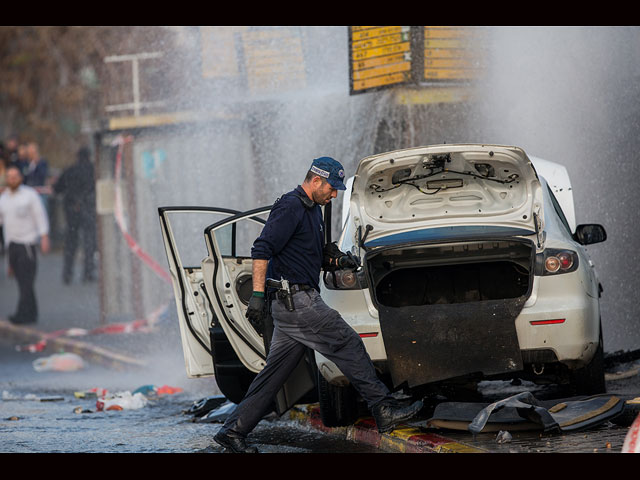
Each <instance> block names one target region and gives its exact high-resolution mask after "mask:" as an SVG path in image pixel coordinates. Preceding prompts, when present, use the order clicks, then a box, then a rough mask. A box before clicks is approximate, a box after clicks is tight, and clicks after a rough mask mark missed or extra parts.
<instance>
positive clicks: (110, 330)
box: [16, 304, 169, 353]
mask: <svg viewBox="0 0 640 480" xmlns="http://www.w3.org/2000/svg"><path fill="white" fill-rule="evenodd" d="M168 306H169V304H166V305H163V306H162V307H161V308H158V309H157V310H155V311H153V312H152V313H151V314H150V315H149V316H148V317H147V318H143V319H139V320H134V321H132V322H127V323H112V324H109V325H104V326H101V327H96V328H92V329H90V330H87V329H84V328H65V329H62V330H55V331H53V332H49V333H45V334H43V335H42V339H41V340H39V341H37V342H36V343H32V344H29V345H24V346H17V347H16V350H18V351H20V352H32V353H34V352H41V351H43V350H44V349H45V348H46V347H47V342H48V341H49V340H53V339H56V338H60V337H82V336H86V335H99V334H118V333H132V332H139V331H148V330H149V329H151V328H152V327H153V326H154V325H155V324H156V323H157V322H158V319H159V318H160V315H162V313H164V311H165V310H166V309H167V308H168Z"/></svg>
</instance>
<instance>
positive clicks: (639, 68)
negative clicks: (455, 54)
mask: <svg viewBox="0 0 640 480" xmlns="http://www.w3.org/2000/svg"><path fill="white" fill-rule="evenodd" d="M490 36H491V43H490V45H491V47H490V50H489V60H490V61H489V65H490V69H489V70H488V72H487V77H486V78H485V79H484V81H483V82H482V83H481V85H480V86H479V88H478V101H477V103H476V104H475V105H474V107H473V108H474V109H476V115H477V118H480V119H481V122H480V124H479V125H477V131H476V132H474V138H472V139H470V140H477V141H482V142H487V143H489V142H493V143H502V144H509V145H517V146H520V147H522V148H524V150H525V151H526V152H527V153H528V154H530V155H533V156H537V157H542V158H545V159H547V160H550V161H554V162H557V163H560V164H562V165H564V166H565V167H566V168H567V170H568V172H569V175H570V177H571V180H572V187H573V191H574V200H575V209H576V220H577V223H578V224H581V223H600V224H602V225H603V226H604V227H605V228H606V230H607V234H608V239H607V241H606V242H605V243H602V244H596V245H592V246H589V247H588V252H589V254H590V256H591V257H592V259H593V262H594V264H595V266H596V267H595V268H596V270H597V272H598V274H599V276H600V280H601V283H602V286H603V288H604V292H603V295H602V300H601V315H602V322H603V335H604V343H605V351H615V350H619V349H623V350H626V349H637V348H638V347H639V346H640V332H639V330H638V328H637V325H638V321H637V314H638V306H637V301H636V291H637V290H638V287H639V283H640V282H639V281H638V276H637V274H636V271H635V270H636V268H635V265H637V263H638V260H639V259H640V253H639V252H638V247H639V246H640V242H638V239H637V235H638V228H637V226H636V218H637V217H638V208H640V200H639V198H638V195H637V194H636V183H637V179H638V175H639V174H640V164H639V163H638V153H637V152H638V143H639V142H638V135H637V132H638V126H639V120H640V109H639V107H640V96H639V92H638V89H639V83H638V77H639V74H640V63H639V62H638V60H639V58H638V55H639V53H640V51H639V50H638V46H639V45H640V29H638V28H635V27H630V28H620V27H552V28H542V27H531V28H526V27H513V28H507V27H503V28H495V29H490Z"/></svg>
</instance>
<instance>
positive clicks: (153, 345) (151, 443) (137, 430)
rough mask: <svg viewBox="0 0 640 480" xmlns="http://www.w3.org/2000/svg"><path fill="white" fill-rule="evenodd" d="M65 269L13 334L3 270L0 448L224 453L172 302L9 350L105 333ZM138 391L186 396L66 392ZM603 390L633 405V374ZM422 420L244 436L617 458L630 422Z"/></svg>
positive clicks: (322, 448)
mask: <svg viewBox="0 0 640 480" xmlns="http://www.w3.org/2000/svg"><path fill="white" fill-rule="evenodd" d="M0 260H4V259H3V258H0ZM61 269H62V258H61V254H60V253H59V252H54V253H52V254H49V255H47V256H46V257H41V258H40V265H39V272H38V276H37V283H36V292H37V296H38V300H39V306H40V311H41V315H40V320H39V322H38V323H37V324H35V325H29V326H25V327H16V326H13V325H11V324H10V323H9V322H8V321H7V320H6V319H7V317H8V315H9V314H11V313H12V310H13V307H14V306H15V301H16V295H17V288H16V285H15V281H14V280H13V279H12V278H9V277H7V275H6V265H4V266H3V268H2V272H1V274H0V390H1V391H2V392H1V393H2V394H3V396H4V397H5V398H3V399H2V401H0V446H1V449H2V451H3V452H33V451H37V452H145V451H148V452H202V453H218V452H221V451H222V449H220V447H219V446H217V445H216V444H215V442H213V441H212V437H213V435H214V434H215V431H217V428H219V424H213V423H211V424H198V423H194V422H193V421H191V419H190V418H188V417H185V415H184V413H183V412H184V411H185V410H187V409H188V408H189V407H190V406H191V405H192V404H193V402H195V401H197V400H199V399H201V398H203V397H207V396H211V395H216V394H219V391H218V389H217V387H216V385H215V381H214V380H213V379H188V378H187V377H186V374H185V371H184V358H183V356H182V347H181V343H180V334H179V329H178V323H177V320H176V317H175V306H174V305H173V303H168V306H167V309H166V311H164V312H162V314H161V315H160V316H159V317H158V320H157V323H156V324H155V325H154V327H153V328H152V329H150V330H139V331H133V332H128V333H124V332H119V333H99V334H90V335H82V336H78V337H71V336H61V337H57V338H55V339H51V340H49V341H48V342H47V345H46V348H45V349H44V350H43V351H40V352H28V351H17V350H16V347H17V346H22V347H25V346H26V345H32V346H34V345H36V344H37V340H39V339H40V337H41V334H42V333H46V332H56V331H58V330H60V329H69V328H78V329H86V330H92V329H95V328H99V327H103V326H104V325H100V314H99V313H100V312H99V309H100V305H99V295H98V288H99V287H98V284H97V283H81V282H74V283H72V284H71V285H68V286H67V285H64V284H62V282H61V281H60V276H61V271H62V270H61ZM61 349H63V350H65V351H67V352H69V351H73V352H76V353H78V354H79V355H80V356H81V357H82V358H84V359H85V362H86V363H85V368H83V369H82V370H80V371H77V372H73V373H70V372H45V373H37V372H35V370H34V367H33V363H32V362H33V361H34V360H35V359H37V358H39V357H43V356H48V355H51V354H52V353H55V352H58V351H60V350H61ZM637 369H638V360H631V361H628V362H626V363H624V364H622V365H620V366H619V367H618V370H620V371H627V372H633V371H635V370H637ZM144 385H156V386H160V385H170V386H172V387H177V388H180V389H182V393H180V394H178V395H175V396H164V397H158V398H154V399H153V400H152V401H151V402H150V403H149V406H148V408H144V409H141V410H131V411H125V412H121V411H120V412H119V411H115V412H96V402H95V399H93V400H87V399H79V398H75V397H74V395H73V392H76V391H84V390H89V389H91V388H96V387H100V388H105V389H108V390H109V391H111V392H117V391H125V390H128V391H134V390H135V389H136V388H138V387H141V386H144ZM514 389H515V390H514ZM522 390H523V388H522V387H513V386H511V385H509V384H508V383H504V382H503V384H500V383H499V382H498V383H493V382H490V383H488V384H486V386H485V389H484V391H483V394H485V395H486V398H487V399H492V398H493V399H494V400H493V401H495V399H499V398H506V397H507V396H510V395H513V394H514V393H516V392H519V391H522ZM533 391H534V395H536V396H537V395H538V393H541V394H542V395H543V396H544V395H546V396H549V395H551V396H553V395H554V392H553V391H552V390H551V391H549V390H548V389H547V390H545V388H542V389H541V388H538V387H534V388H533ZM608 392H609V393H611V394H615V395H619V396H620V398H623V399H628V398H634V397H638V396H640V378H639V376H638V375H637V374H636V375H634V374H631V375H630V376H629V377H628V378H623V379H615V378H613V377H609V381H608ZM34 393H36V396H37V397H49V396H53V397H59V398H58V400H56V401H51V402H45V401H40V400H38V399H34V398H33V396H34ZM557 395H558V397H556V398H561V397H562V393H561V392H557ZM11 397H14V398H16V400H12V398H11ZM60 397H61V398H60ZM77 411H79V412H82V411H85V412H86V413H76V412H77ZM427 418H428V417H424V418H420V419H416V421H414V422H411V424H410V425H409V427H411V428H413V429H415V431H413V430H410V429H409V430H404V431H399V432H394V435H388V436H383V437H381V436H379V435H377V434H376V433H375V432H373V431H372V430H371V429H370V428H369V429H367V428H364V429H359V430H358V429H356V433H355V434H354V433H353V431H352V433H349V432H347V431H345V430H344V429H342V430H335V431H327V430H323V429H322V428H321V426H320V428H317V427H318V425H317V423H316V424H315V425H314V421H313V418H311V416H309V415H303V416H302V417H301V418H300V417H298V418H295V415H293V416H291V417H290V418H289V419H287V418H286V417H285V418H283V419H279V420H277V421H272V422H262V423H261V424H260V425H259V427H258V428H257V429H256V430H255V431H254V432H252V440H253V441H255V442H256V443H257V444H258V445H259V447H260V448H261V450H262V451H265V452H273V453H286V452H291V453H307V452H313V453H317V452H332V453H335V452H341V453H342V452H352V453H356V452H361V453H373V452H376V453H379V452H387V451H411V449H410V448H409V449H407V442H406V438H407V437H409V436H411V435H413V434H414V433H415V432H417V433H418V437H420V436H422V438H421V440H425V439H427V440H428V441H429V442H431V444H430V445H431V446H430V447H429V448H428V449H426V450H418V451H457V452H470V451H476V452H495V453H551V452H553V453H564V452H572V453H573V452H581V453H594V452H595V453H618V452H620V451H621V448H622V445H623V442H624V439H625V436H626V433H627V431H628V430H629V428H628V425H627V426H625V425H617V424H615V423H612V422H606V423H604V424H602V425H600V426H598V427H596V428H592V429H590V430H588V431H584V432H575V433H570V434H542V433H540V432H536V431H529V432H510V435H511V439H510V441H508V442H506V443H502V444H501V443H498V442H497V439H496V434H495V433H486V434H480V435H478V436H477V437H476V438H473V437H472V436H471V435H470V434H469V433H468V432H465V431H451V430H442V429H439V430H436V429H432V428H427V426H426V420H427ZM364 423H365V424H366V421H365V422H364ZM365 427H366V425H365ZM56 432H57V433H56ZM425 432H426V435H425ZM371 439H373V440H371ZM370 440H371V441H370Z"/></svg>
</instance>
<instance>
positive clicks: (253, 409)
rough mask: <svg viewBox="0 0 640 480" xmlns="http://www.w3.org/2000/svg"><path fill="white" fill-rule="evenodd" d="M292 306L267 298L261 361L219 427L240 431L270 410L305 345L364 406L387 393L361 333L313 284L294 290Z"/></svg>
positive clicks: (387, 394)
mask: <svg viewBox="0 0 640 480" xmlns="http://www.w3.org/2000/svg"><path fill="white" fill-rule="evenodd" d="M293 299H294V304H295V310H294V311H293V312H289V311H288V310H287V309H286V308H285V306H284V305H283V303H282V301H280V300H273V303H272V307H271V313H272V316H273V321H274V322H273V323H274V331H273V337H272V340H271V346H270V349H269V354H268V355H267V362H266V365H265V367H264V368H263V369H262V371H261V372H260V373H259V374H258V375H257V376H256V377H255V379H254V380H253V382H252V383H251V385H250V386H249V390H248V391H247V394H246V395H245V397H244V398H243V400H242V401H241V402H240V404H239V405H238V406H237V408H236V409H235V411H234V412H233V414H232V415H230V416H229V418H228V419H227V421H226V422H225V424H224V426H223V429H224V430H230V431H231V432H233V433H235V434H238V435H240V436H246V435H247V434H248V433H249V432H251V430H253V428H254V427H255V426H256V425H257V424H258V422H259V421H260V420H261V419H262V418H263V417H264V416H265V415H266V414H267V413H269V412H270V411H271V410H272V407H273V401H274V399H275V397H276V394H277V393H278V391H279V390H280V388H281V387H282V385H283V384H284V383H285V382H286V381H287V379H288V378H289V375H290V374H291V372H292V371H293V370H294V369H295V367H296V366H297V365H298V363H299V362H300V360H301V359H302V357H303V356H304V354H305V351H306V347H309V348H311V349H313V350H315V351H317V352H319V353H320V354H322V355H324V356H325V357H326V358H328V359H329V360H331V361H333V362H334V363H335V364H336V365H337V366H338V368H339V369H340V371H342V373H344V374H345V376H346V377H347V378H348V379H349V381H350V382H351V384H352V385H353V386H354V388H355V389H356V390H357V391H358V393H359V394H360V395H361V397H362V398H363V399H364V400H365V401H366V403H367V405H368V406H369V408H371V407H372V406H374V405H375V404H377V403H379V402H380V401H382V400H385V399H388V398H389V395H390V392H389V389H388V388H387V387H386V386H385V384H384V383H382V382H381V381H380V380H379V379H378V377H377V376H376V372H375V369H374V366H373V363H372V362H371V358H370V357H369V355H368V353H367V351H366V349H365V347H364V344H363V343H362V339H361V338H360V336H359V335H358V334H357V333H356V332H355V330H353V329H352V328H351V327H350V326H349V325H348V324H347V323H346V322H345V321H344V319H343V318H342V317H341V316H340V314H339V313H338V312H337V311H336V310H334V309H332V308H331V307H329V306H328V305H327V304H326V303H324V301H323V300H322V298H321V297H320V294H319V293H318V292H316V291H315V290H306V291H301V292H296V293H295V294H294V296H293Z"/></svg>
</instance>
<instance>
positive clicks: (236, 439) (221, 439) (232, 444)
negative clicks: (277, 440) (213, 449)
mask: <svg viewBox="0 0 640 480" xmlns="http://www.w3.org/2000/svg"><path fill="white" fill-rule="evenodd" d="M213 439H214V440H215V441H216V442H218V443H219V444H220V445H222V446H223V447H224V448H226V449H228V450H231V451H232V452H233V453H258V449H257V448H256V447H254V446H249V445H247V443H246V441H245V439H244V437H241V436H239V435H235V434H233V433H231V432H229V431H224V430H222V429H221V430H220V431H219V432H218V433H216V435H215V436H214V437H213Z"/></svg>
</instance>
